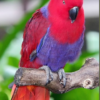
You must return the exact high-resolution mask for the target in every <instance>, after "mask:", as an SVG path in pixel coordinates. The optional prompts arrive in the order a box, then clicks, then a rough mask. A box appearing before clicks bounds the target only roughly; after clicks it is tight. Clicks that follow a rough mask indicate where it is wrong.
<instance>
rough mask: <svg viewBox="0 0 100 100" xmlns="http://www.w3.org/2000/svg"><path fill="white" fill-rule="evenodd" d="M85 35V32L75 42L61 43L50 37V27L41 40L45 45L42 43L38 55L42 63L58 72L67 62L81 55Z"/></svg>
mask: <svg viewBox="0 0 100 100" xmlns="http://www.w3.org/2000/svg"><path fill="white" fill-rule="evenodd" d="M83 33H84V32H83ZM83 37H84V34H82V35H81V37H80V38H79V40H77V41H76V42H75V43H73V44H68V43H66V44H60V43H58V42H57V41H56V40H55V39H54V38H52V37H50V35H49V28H48V31H47V34H46V35H45V38H44V39H43V40H41V41H43V45H42V47H41V43H40V47H41V49H39V52H38V53H37V57H38V59H39V61H41V64H42V65H47V66H49V67H50V69H51V70H52V71H54V72H56V71H58V70H59V69H61V68H63V67H64V66H65V64H66V63H67V62H73V61H74V60H75V59H76V58H77V57H78V56H79V54H80V53H81V48H82V46H83V41H84V40H83Z"/></svg>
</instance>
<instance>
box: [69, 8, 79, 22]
mask: <svg viewBox="0 0 100 100" xmlns="http://www.w3.org/2000/svg"><path fill="white" fill-rule="evenodd" d="M78 11H79V8H78V7H73V8H72V9H71V10H70V11H69V15H70V19H71V22H72V23H73V22H74V21H75V19H76V17H77V15H78Z"/></svg>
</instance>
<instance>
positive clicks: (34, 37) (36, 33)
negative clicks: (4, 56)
mask: <svg viewBox="0 0 100 100" xmlns="http://www.w3.org/2000/svg"><path fill="white" fill-rule="evenodd" d="M48 26H49V22H48V20H47V19H46V18H45V17H44V16H43V15H42V13H41V12H40V10H37V11H36V12H35V13H34V14H33V16H32V18H31V19H30V20H29V21H28V23H27V24H26V27H25V30H24V35H23V43H22V50H21V60H20V67H28V68H30V67H32V68H33V67H34V64H33V62H30V59H29V57H30V54H31V53H32V51H33V50H35V49H36V48H37V46H38V44H39V43H40V40H41V38H42V37H43V36H44V35H45V34H46V31H47V28H48ZM35 67H36V66H35Z"/></svg>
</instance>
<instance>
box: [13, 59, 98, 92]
mask: <svg viewBox="0 0 100 100" xmlns="http://www.w3.org/2000/svg"><path fill="white" fill-rule="evenodd" d="M40 69H44V68H42V67H41V68H40ZM40 69H32V68H21V67H20V68H19V69H18V70H17V72H16V74H15V79H14V83H15V84H16V85H17V86H24V85H36V86H42V87H45V88H47V89H48V90H50V91H52V92H54V93H65V92H67V91H70V90H72V89H75V88H79V87H83V88H87V89H94V88H96V87H98V86H99V63H98V62H97V61H96V60H95V59H94V58H89V59H87V60H86V61H85V64H84V65H83V66H82V67H81V68H80V69H79V70H77V71H75V72H71V73H65V78H64V79H65V80H66V85H65V87H64V86H63V85H62V84H61V83H60V82H59V78H61V77H63V76H64V74H63V70H61V71H59V72H58V74H57V73H52V74H51V72H50V71H48V72H47V73H49V74H47V73H46V72H45V70H40ZM47 70H48V69H47ZM61 73H62V75H61ZM46 74H47V75H46ZM49 76H50V77H49ZM48 77H49V78H50V79H49V78H48ZM47 79H49V82H48V81H47ZM52 79H53V80H52ZM62 80H63V79H62ZM47 83H48V84H47Z"/></svg>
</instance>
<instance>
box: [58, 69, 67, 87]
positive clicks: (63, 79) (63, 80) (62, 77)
mask: <svg viewBox="0 0 100 100" xmlns="http://www.w3.org/2000/svg"><path fill="white" fill-rule="evenodd" d="M58 76H59V79H60V80H59V81H60V84H62V85H63V87H64V88H65V86H66V75H65V72H64V69H60V70H59V71H58Z"/></svg>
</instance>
